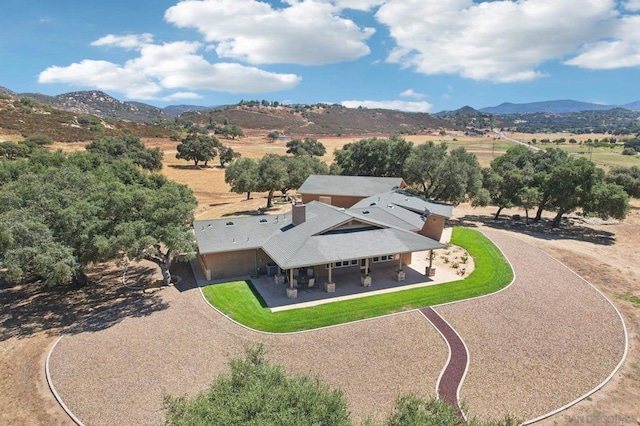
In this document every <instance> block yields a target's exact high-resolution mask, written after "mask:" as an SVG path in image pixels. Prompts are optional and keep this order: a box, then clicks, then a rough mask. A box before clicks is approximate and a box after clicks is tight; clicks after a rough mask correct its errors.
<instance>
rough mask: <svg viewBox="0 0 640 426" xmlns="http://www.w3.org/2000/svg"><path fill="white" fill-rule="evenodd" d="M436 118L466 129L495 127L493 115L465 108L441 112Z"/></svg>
mask: <svg viewBox="0 0 640 426" xmlns="http://www.w3.org/2000/svg"><path fill="white" fill-rule="evenodd" d="M434 116H436V117H438V118H440V119H442V120H445V121H448V122H449V123H451V124H452V125H454V126H458V127H462V128H465V129H486V128H491V127H495V124H496V123H495V120H494V119H493V115H491V114H489V113H486V112H482V111H478V110H477V109H475V108H472V107H470V106H463V107H462V108H459V109H457V110H455V111H441V112H439V113H437V114H434Z"/></svg>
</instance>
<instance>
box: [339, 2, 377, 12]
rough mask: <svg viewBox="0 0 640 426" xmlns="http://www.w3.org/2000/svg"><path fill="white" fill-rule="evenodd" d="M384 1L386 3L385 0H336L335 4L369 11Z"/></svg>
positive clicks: (341, 7)
mask: <svg viewBox="0 0 640 426" xmlns="http://www.w3.org/2000/svg"><path fill="white" fill-rule="evenodd" d="M382 3H384V0H335V5H336V6H337V7H338V8H340V9H353V10H363V11H369V10H371V9H372V8H374V7H376V6H379V5H381V4H382Z"/></svg>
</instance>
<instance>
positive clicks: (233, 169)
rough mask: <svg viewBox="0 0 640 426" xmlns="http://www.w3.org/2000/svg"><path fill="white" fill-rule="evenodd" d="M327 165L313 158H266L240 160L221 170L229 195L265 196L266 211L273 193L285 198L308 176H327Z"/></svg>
mask: <svg viewBox="0 0 640 426" xmlns="http://www.w3.org/2000/svg"><path fill="white" fill-rule="evenodd" d="M328 171H329V169H328V167H327V165H326V164H325V163H323V162H322V161H320V160H318V159H317V158H315V157H308V156H297V157H291V156H286V155H277V154H267V155H265V156H263V157H262V158H261V159H260V160H258V161H256V160H253V159H250V158H241V159H240V160H237V161H235V162H233V163H232V164H230V165H229V166H228V167H227V169H226V170H225V175H224V180H225V182H226V183H228V184H229V185H231V191H232V192H236V193H238V194H240V193H243V192H246V193H247V200H248V199H249V198H250V196H251V192H268V195H267V208H270V207H271V206H272V202H273V194H274V192H275V191H282V193H283V194H285V193H286V192H287V191H288V190H290V189H294V188H299V187H300V185H302V183H303V182H304V181H305V180H306V179H307V178H308V177H309V175H311V174H327V173H328Z"/></svg>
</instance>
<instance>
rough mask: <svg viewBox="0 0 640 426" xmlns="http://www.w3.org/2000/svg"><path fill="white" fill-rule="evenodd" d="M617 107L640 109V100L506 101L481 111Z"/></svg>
mask: <svg viewBox="0 0 640 426" xmlns="http://www.w3.org/2000/svg"><path fill="white" fill-rule="evenodd" d="M615 108H623V109H628V110H632V111H640V101H636V102H631V103H628V104H624V105H603V104H594V103H589V102H580V101H574V100H571V99H565V100H559V101H544V102H530V103H524V104H514V103H511V102H505V103H502V104H500V105H498V106H493V107H485V108H481V109H480V110H479V111H481V112H484V113H488V114H532V113H537V112H548V113H552V114H563V113H568V112H580V111H604V110H610V109H615Z"/></svg>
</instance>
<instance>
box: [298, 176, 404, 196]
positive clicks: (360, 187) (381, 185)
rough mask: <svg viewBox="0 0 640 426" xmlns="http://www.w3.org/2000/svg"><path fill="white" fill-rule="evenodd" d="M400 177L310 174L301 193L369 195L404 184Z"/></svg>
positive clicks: (301, 187) (302, 186) (300, 189)
mask: <svg viewBox="0 0 640 426" xmlns="http://www.w3.org/2000/svg"><path fill="white" fill-rule="evenodd" d="M402 182H403V181H402V178H399V177H374V176H339V175H310V176H309V177H308V178H307V180H305V181H304V183H303V184H302V185H301V186H300V188H298V193H299V194H316V195H336V196H358V197H368V196H371V195H374V194H378V193H381V192H387V191H391V190H392V189H394V188H400V187H401V186H402Z"/></svg>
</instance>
